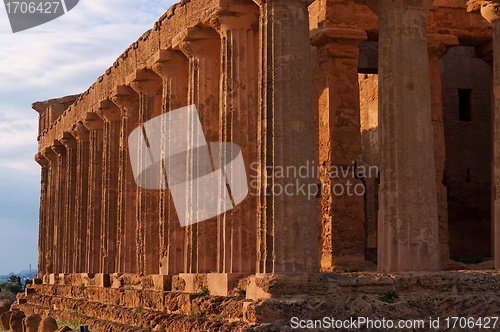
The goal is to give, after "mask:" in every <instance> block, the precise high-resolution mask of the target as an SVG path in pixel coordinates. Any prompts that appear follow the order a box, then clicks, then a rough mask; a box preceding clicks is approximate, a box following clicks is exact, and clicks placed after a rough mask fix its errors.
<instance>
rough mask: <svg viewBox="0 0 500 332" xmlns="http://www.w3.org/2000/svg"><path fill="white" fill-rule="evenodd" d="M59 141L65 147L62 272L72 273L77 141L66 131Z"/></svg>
mask: <svg viewBox="0 0 500 332" xmlns="http://www.w3.org/2000/svg"><path fill="white" fill-rule="evenodd" d="M60 142H61V143H62V144H63V145H64V147H65V148H66V173H65V175H64V176H65V186H66V187H65V190H64V193H65V196H64V223H63V226H64V227H63V247H64V249H63V270H62V271H61V272H63V273H73V272H76V271H75V270H74V265H73V261H74V257H75V236H74V234H75V221H76V209H75V205H76V168H77V165H76V157H77V150H76V148H77V146H76V145H77V143H76V140H75V138H74V137H73V136H72V135H71V134H70V133H68V132H64V133H63V137H62V138H61V139H60Z"/></svg>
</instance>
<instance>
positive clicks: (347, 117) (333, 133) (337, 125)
mask: <svg viewBox="0 0 500 332" xmlns="http://www.w3.org/2000/svg"><path fill="white" fill-rule="evenodd" d="M366 38H367V36H366V32H365V31H363V30H354V29H339V28H329V29H328V28H324V29H320V30H319V31H318V32H317V33H315V34H314V35H313V36H312V44H313V45H314V46H317V47H318V49H317V54H316V56H317V61H318V62H319V68H318V71H319V72H318V73H317V74H318V75H321V76H324V78H322V79H323V81H324V85H322V86H321V89H320V90H321V91H318V93H319V95H318V96H317V98H318V99H319V100H318V108H319V115H318V116H319V118H320V119H326V118H327V119H328V120H327V121H328V124H329V126H328V127H329V132H328V133H320V140H321V141H322V142H325V141H330V144H329V148H330V149H329V150H330V151H329V153H328V155H327V156H325V157H326V158H327V159H326V160H320V164H321V165H324V166H325V168H324V169H322V172H321V177H322V182H323V183H326V184H327V185H326V190H324V192H323V202H322V205H323V209H322V210H323V211H329V213H328V214H327V216H326V218H325V217H324V219H323V220H322V225H323V236H322V238H323V239H324V240H323V241H324V243H323V245H322V259H321V267H322V269H332V268H338V267H351V268H353V267H363V266H364V261H365V258H364V256H365V242H366V234H365V225H364V223H365V215H364V204H365V203H364V194H365V190H364V185H363V183H362V181H361V180H360V179H357V178H356V176H355V174H354V172H352V171H350V172H345V171H348V170H351V169H352V168H353V167H354V165H355V164H356V162H357V160H358V159H359V156H360V155H361V132H360V102H359V84H358V58H359V47H358V44H359V43H360V42H361V41H363V40H365V39H366ZM317 81H320V80H317ZM325 134H326V137H325ZM320 148H322V147H320ZM326 148H328V144H326ZM325 157H323V158H325ZM367 166H369V165H367ZM342 170H344V172H342ZM330 171H331V172H330ZM368 175H369V174H368ZM375 176H376V174H375Z"/></svg>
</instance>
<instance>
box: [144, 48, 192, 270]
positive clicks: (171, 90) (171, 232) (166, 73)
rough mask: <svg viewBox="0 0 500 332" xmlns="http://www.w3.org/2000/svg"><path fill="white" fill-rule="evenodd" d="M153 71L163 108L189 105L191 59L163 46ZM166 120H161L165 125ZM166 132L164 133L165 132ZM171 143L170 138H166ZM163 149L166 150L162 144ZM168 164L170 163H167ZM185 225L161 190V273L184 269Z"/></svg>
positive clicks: (164, 191) (168, 194)
mask: <svg viewBox="0 0 500 332" xmlns="http://www.w3.org/2000/svg"><path fill="white" fill-rule="evenodd" d="M152 69H153V71H154V72H155V73H156V74H157V75H158V76H160V77H161V78H162V80H163V110H162V111H163V112H170V111H173V110H176V109H179V108H182V107H185V106H187V105H188V74H189V62H188V59H187V58H186V56H184V54H182V53H181V52H180V51H172V50H161V51H160V52H159V53H158V58H157V61H156V63H155V64H154V66H153V68H152ZM166 126H167V124H165V123H164V124H162V129H164V128H166ZM162 134H164V133H162ZM162 136H164V135H162ZM163 142H164V144H170V143H171V141H170V140H169V139H165V140H163ZM162 150H165V149H164V148H162ZM165 166H167V165H165ZM185 236H186V234H185V229H184V228H183V227H181V225H180V223H179V220H178V218H177V214H176V211H175V207H174V203H173V200H172V195H171V193H170V190H168V189H167V190H162V191H161V192H160V250H159V251H160V274H164V275H170V276H172V275H175V274H178V273H182V272H184V271H185V266H184V262H185V255H186V252H185V247H184V240H185Z"/></svg>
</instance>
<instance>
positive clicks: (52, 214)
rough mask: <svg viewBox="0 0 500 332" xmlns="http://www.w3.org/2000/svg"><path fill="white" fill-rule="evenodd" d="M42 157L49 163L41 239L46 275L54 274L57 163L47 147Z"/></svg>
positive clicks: (52, 152)
mask: <svg viewBox="0 0 500 332" xmlns="http://www.w3.org/2000/svg"><path fill="white" fill-rule="evenodd" d="M42 155H43V157H44V158H45V159H47V160H48V162H49V168H48V173H49V174H48V184H47V186H48V188H47V191H48V195H47V205H48V206H49V208H48V209H47V215H46V218H47V219H46V220H47V223H46V225H45V238H44V239H43V241H44V243H45V270H46V274H53V273H55V269H54V268H55V265H54V251H55V244H54V242H55V237H54V235H55V232H54V227H55V226H54V223H55V220H56V217H57V199H58V196H57V189H58V187H59V186H58V179H57V174H58V163H57V155H56V154H55V153H54V151H53V150H52V148H50V147H48V148H46V149H45V150H44V151H43V152H42Z"/></svg>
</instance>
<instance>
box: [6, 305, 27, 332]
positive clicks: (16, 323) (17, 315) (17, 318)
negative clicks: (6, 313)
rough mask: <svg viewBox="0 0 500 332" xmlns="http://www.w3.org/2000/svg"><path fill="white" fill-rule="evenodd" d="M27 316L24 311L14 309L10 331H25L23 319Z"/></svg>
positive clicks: (10, 321)
mask: <svg viewBox="0 0 500 332" xmlns="http://www.w3.org/2000/svg"><path fill="white" fill-rule="evenodd" d="M25 317H26V315H25V314H24V312H22V311H19V310H16V311H13V312H12V315H11V316H10V320H9V326H10V331H12V332H23V319H24V318H25Z"/></svg>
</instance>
